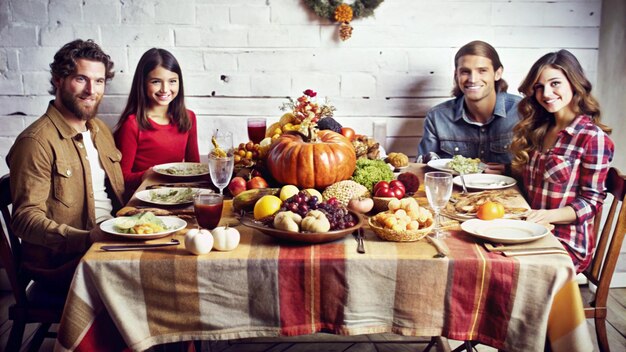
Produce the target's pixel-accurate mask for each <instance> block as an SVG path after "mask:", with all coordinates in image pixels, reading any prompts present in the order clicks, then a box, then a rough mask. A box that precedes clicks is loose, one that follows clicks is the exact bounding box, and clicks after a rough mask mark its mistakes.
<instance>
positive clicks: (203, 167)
mask: <svg viewBox="0 0 626 352" xmlns="http://www.w3.org/2000/svg"><path fill="white" fill-rule="evenodd" d="M152 170H154V172H156V173H157V174H161V175H166V176H173V177H189V176H202V175H208V174H209V165H208V164H205V163H169V164H160V165H155V166H154V167H153V168H152Z"/></svg>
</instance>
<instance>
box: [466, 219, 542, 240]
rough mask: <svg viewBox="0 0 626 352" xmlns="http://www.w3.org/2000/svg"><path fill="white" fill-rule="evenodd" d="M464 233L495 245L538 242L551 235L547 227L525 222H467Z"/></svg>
mask: <svg viewBox="0 0 626 352" xmlns="http://www.w3.org/2000/svg"><path fill="white" fill-rule="evenodd" d="M461 228H462V229H463V231H465V232H467V233H469V234H471V235H474V236H476V237H478V238H482V239H484V240H487V241H490V242H494V243H506V244H509V243H524V242H531V241H535V240H538V239H540V238H542V237H544V236H546V235H547V234H549V233H550V230H548V229H547V228H546V227H545V226H543V225H540V224H537V223H534V222H528V221H523V220H511V219H496V220H479V219H472V220H467V221H465V222H463V223H462V224H461Z"/></svg>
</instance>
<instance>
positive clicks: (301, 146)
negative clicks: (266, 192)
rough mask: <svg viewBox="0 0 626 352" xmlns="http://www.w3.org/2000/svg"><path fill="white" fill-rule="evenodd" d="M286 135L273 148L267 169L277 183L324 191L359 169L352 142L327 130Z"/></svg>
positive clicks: (269, 155)
mask: <svg viewBox="0 0 626 352" xmlns="http://www.w3.org/2000/svg"><path fill="white" fill-rule="evenodd" d="M311 135H312V136H313V138H311V139H308V138H307V137H306V136H304V135H303V134H301V133H298V132H286V133H283V134H282V135H281V136H280V137H279V138H278V139H277V140H276V141H274V143H273V144H272V146H271V147H270V150H269V152H268V154H267V167H268V169H269V171H270V173H271V174H272V176H273V177H274V179H276V181H278V182H280V183H282V184H291V185H296V186H298V187H300V188H317V189H322V188H325V187H327V186H330V185H332V184H333V183H335V182H339V181H343V180H347V179H349V178H350V177H351V176H352V173H353V172H354V169H355V168H356V154H355V152H354V147H353V146H352V143H351V142H350V140H348V139H347V138H346V137H344V136H342V135H341V134H339V133H335V132H332V131H328V130H323V131H317V132H314V131H313V132H312V133H311Z"/></svg>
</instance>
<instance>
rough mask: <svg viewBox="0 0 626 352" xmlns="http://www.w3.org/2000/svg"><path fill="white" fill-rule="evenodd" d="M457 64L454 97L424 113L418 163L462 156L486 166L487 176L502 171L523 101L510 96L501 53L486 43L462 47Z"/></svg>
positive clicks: (507, 162)
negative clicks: (503, 71)
mask: <svg viewBox="0 0 626 352" xmlns="http://www.w3.org/2000/svg"><path fill="white" fill-rule="evenodd" d="M454 66H455V70H454V89H453V91H452V94H453V95H454V96H455V97H456V98H455V99H452V100H448V101H446V102H444V103H441V104H439V105H437V106H435V107H434V108H432V109H431V110H430V111H429V112H428V113H427V114H426V121H425V122H424V135H423V137H422V141H421V142H420V144H419V147H418V162H427V161H429V160H433V159H437V158H452V157H453V156H454V155H462V156H464V157H468V158H480V159H481V160H482V161H483V162H484V163H486V164H487V169H486V170H485V172H488V173H500V174H501V173H504V171H505V166H506V165H508V164H510V163H511V155H510V153H509V145H510V144H511V139H512V138H513V132H512V130H513V127H514V126H515V125H516V124H517V122H518V121H519V118H518V114H517V103H518V102H519V101H520V99H521V97H519V96H516V95H512V94H508V93H506V90H507V88H508V85H507V83H506V82H505V81H504V80H503V79H502V70H503V66H502V63H501V62H500V58H499V56H498V53H497V52H496V50H495V49H494V48H493V47H492V46H491V45H489V44H487V43H485V42H482V41H473V42H470V43H468V44H466V45H464V46H463V47H461V49H459V51H458V52H457V53H456V55H455V57H454Z"/></svg>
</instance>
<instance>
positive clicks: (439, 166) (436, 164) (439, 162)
mask: <svg viewBox="0 0 626 352" xmlns="http://www.w3.org/2000/svg"><path fill="white" fill-rule="evenodd" d="M451 161H452V159H436V160H431V161H429V162H428V163H427V164H426V165H428V166H429V167H431V168H433V169H435V170H439V171H443V172H449V173H451V174H453V175H458V174H459V173H458V172H456V171H454V170H452V169H451V168H449V167H448V163H449V162H451ZM485 167H487V165H485V164H484V163H480V164H478V168H479V169H480V172H483V170H484V169H485ZM467 175H472V174H467Z"/></svg>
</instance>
